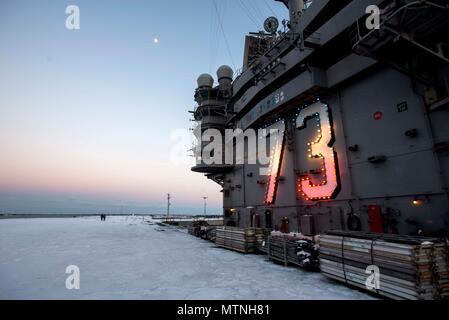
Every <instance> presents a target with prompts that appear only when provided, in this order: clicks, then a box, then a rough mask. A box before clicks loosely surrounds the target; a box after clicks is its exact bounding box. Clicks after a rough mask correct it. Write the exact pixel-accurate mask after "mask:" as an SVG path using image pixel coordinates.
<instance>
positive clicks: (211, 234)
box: [199, 226, 217, 242]
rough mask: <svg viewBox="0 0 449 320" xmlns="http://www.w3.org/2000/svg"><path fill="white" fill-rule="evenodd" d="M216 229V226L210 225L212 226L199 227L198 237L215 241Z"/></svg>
mask: <svg viewBox="0 0 449 320" xmlns="http://www.w3.org/2000/svg"><path fill="white" fill-rule="evenodd" d="M216 229H217V227H212V226H206V227H201V230H200V233H199V235H200V238H201V239H204V240H209V241H212V242H215V230H216Z"/></svg>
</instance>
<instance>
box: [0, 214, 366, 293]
mask: <svg viewBox="0 0 449 320" xmlns="http://www.w3.org/2000/svg"><path fill="white" fill-rule="evenodd" d="M162 230H165V231H162ZM68 265H77V266H78V267H79V269H80V289H79V290H68V289H66V286H65V282H66V278H67V277H68V276H69V275H68V274H66V273H65V270H66V267H67V266H68ZM0 299H371V297H370V296H368V295H365V294H363V293H361V292H359V291H356V290H352V289H349V288H347V287H345V286H343V285H340V284H338V283H336V282H334V281H331V280H329V279H327V278H326V277H324V276H322V275H321V274H319V273H309V272H305V271H302V270H299V269H296V268H285V267H283V266H280V265H277V264H274V263H272V262H269V261H267V260H266V258H265V257H264V256H263V255H243V254H239V253H235V252H232V251H229V250H224V249H220V248H217V247H215V246H214V244H213V243H211V242H207V241H204V240H201V239H197V238H195V237H192V236H190V235H188V234H187V233H186V232H185V231H184V230H179V229H176V228H161V227H159V226H157V225H149V224H148V223H146V222H144V221H142V217H108V219H107V221H106V222H103V223H102V222H100V219H99V218H95V217H89V218H66V219H65V218H63V219H56V218H55V219H45V218H41V219H11V220H0Z"/></svg>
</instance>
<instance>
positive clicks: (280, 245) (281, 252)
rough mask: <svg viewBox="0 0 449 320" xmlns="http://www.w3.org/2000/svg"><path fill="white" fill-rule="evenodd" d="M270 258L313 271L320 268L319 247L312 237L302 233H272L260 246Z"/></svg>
mask: <svg viewBox="0 0 449 320" xmlns="http://www.w3.org/2000/svg"><path fill="white" fill-rule="evenodd" d="M260 251H262V252H264V253H265V254H266V255H267V256H268V259H269V260H273V261H278V262H281V263H283V264H284V266H288V265H295V266H297V267H300V268H304V269H307V270H311V271H314V270H315V271H316V270H319V267H318V265H319V262H318V247H317V245H316V244H315V242H314V239H313V238H311V237H306V236H303V235H301V234H294V235H292V234H272V235H270V236H268V237H267V239H266V241H265V243H264V245H263V246H262V247H261V248H260Z"/></svg>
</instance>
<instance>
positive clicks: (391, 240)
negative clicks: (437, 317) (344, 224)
mask: <svg viewBox="0 0 449 320" xmlns="http://www.w3.org/2000/svg"><path fill="white" fill-rule="evenodd" d="M370 265H375V266H377V267H378V268H379V271H380V288H379V289H378V290H375V289H373V291H375V292H376V293H378V294H380V295H383V296H386V297H389V298H393V299H413V300H431V299H447V298H448V296H449V259H448V245H447V243H446V241H445V240H443V239H438V238H424V237H412V236H397V235H384V234H372V233H363V232H342V231H332V232H328V233H327V234H325V235H322V236H321V237H320V269H321V272H322V273H323V274H324V275H326V276H328V277H330V278H333V279H336V280H339V281H343V282H345V283H347V284H350V285H354V286H357V287H360V288H364V289H366V290H368V289H367V288H366V285H365V282H366V280H367V277H368V276H369V274H368V273H366V268H367V267H368V266H370Z"/></svg>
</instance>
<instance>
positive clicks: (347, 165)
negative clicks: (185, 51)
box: [191, 0, 449, 236]
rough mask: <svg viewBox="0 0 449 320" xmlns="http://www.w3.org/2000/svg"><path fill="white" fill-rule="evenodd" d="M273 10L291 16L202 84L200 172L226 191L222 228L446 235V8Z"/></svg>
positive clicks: (297, 5)
mask: <svg viewBox="0 0 449 320" xmlns="http://www.w3.org/2000/svg"><path fill="white" fill-rule="evenodd" d="M278 1H280V2H283V3H284V4H285V7H286V10H289V21H282V22H279V21H278V20H277V19H276V18H274V17H269V18H268V19H267V20H266V22H265V26H264V27H265V30H264V31H258V32H253V33H249V34H248V35H247V36H246V38H245V43H244V46H245V54H244V59H243V68H242V69H241V70H238V71H237V70H236V71H233V70H232V69H231V68H230V67H228V66H222V67H220V68H219V70H218V71H217V79H216V80H217V82H218V85H214V83H215V81H214V79H213V77H212V76H211V75H208V74H202V75H201V76H200V77H199V78H198V81H197V82H198V87H197V88H196V90H195V96H194V97H195V101H196V103H197V106H196V107H195V109H194V110H193V111H191V113H192V116H193V120H194V121H195V123H196V127H195V128H194V130H195V133H196V137H197V144H196V145H195V150H194V151H195V156H196V160H197V161H196V165H195V166H194V167H193V168H192V170H193V171H195V172H198V173H203V174H205V176H206V177H207V178H208V179H211V180H213V181H215V182H217V183H219V184H220V186H222V193H223V214H224V223H225V225H227V226H237V227H260V228H268V229H272V230H281V231H283V232H301V233H303V234H304V235H315V234H320V233H322V232H324V231H328V230H346V231H366V232H376V233H389V234H398V235H427V236H447V234H448V231H449V195H448V186H449V112H448V110H449V109H448V106H449V33H448V32H447V30H448V28H449V1H447V0H429V1H427V0H418V1H416V0H353V1H351V0H314V1H302V0H282V1H281V0H278ZM252 129H253V130H255V132H259V131H260V130H261V129H265V130H266V131H265V135H261V136H259V135H258V136H257V137H258V144H257V145H258V150H260V148H261V145H263V149H264V151H266V154H267V155H268V156H269V163H268V164H267V163H259V161H256V163H254V162H253V161H251V159H253V158H254V157H253V156H254V155H253V154H252V153H254V152H253V151H251V150H250V151H248V150H249V149H248V148H249V147H248V148H247V147H246V146H247V145H248V146H249V142H248V141H249V140H248V139H249V138H248V136H249V135H248V134H247V132H250V130H252ZM211 130H212V132H214V133H216V132H219V133H221V134H222V138H221V139H222V140H221V141H217V140H216V138H215V139H214V140H213V139H211V138H210V136H211V135H210V134H208V132H209V133H210V132H211ZM226 130H234V132H235V134H234V136H231V137H230V138H229V136H227V135H226V133H225V131H226ZM266 132H270V133H268V134H267V133H266ZM239 135H240V136H239ZM242 137H243V141H245V137H246V138H247V140H248V141H247V143H246V144H245V143H244V146H245V150H244V155H243V161H238V160H242V159H235V155H234V154H236V153H237V152H234V154H233V156H232V159H233V162H229V161H226V159H225V158H226V156H225V155H226V152H227V151H229V148H231V149H234V151H236V149H238V141H239V138H242ZM260 137H263V138H260ZM270 138H271V140H270ZM261 139H262V140H263V139H265V140H263V141H262V142H263V143H261V142H260V140H261ZM269 141H274V142H273V143H272V142H269ZM217 142H220V144H222V145H223V147H222V149H219V148H218V150H217V148H215V149H214V148H212V147H211V145H212V144H213V145H214V146H217V144H216V143H217ZM265 149H266V150H265ZM237 157H238V156H237ZM217 158H218V159H219V160H222V161H217ZM211 159H213V160H215V161H211Z"/></svg>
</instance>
